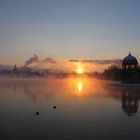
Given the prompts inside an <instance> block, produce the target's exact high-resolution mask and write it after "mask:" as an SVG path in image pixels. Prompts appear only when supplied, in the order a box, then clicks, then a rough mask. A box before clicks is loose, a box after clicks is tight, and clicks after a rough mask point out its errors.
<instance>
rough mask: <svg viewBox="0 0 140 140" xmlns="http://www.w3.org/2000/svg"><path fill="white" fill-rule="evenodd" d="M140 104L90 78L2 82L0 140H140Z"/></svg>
mask: <svg viewBox="0 0 140 140" xmlns="http://www.w3.org/2000/svg"><path fill="white" fill-rule="evenodd" d="M139 99H140V89H139V88H119V87H111V86H109V85H108V82H105V81H100V80H95V79H88V78H68V79H23V80H19V79H18V80H0V140H32V139H33V140H35V139H37V140H39V139H40V140H49V139H59V140H63V139H65V140H67V139H70V140H74V139H75V140H78V139H92V140H93V139H95V140H123V139H127V140H132V139H138V140H139V138H140V113H139V112H140V111H139ZM53 106H56V109H53ZM36 112H39V115H36Z"/></svg>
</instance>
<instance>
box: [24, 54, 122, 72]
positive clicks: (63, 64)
mask: <svg viewBox="0 0 140 140" xmlns="http://www.w3.org/2000/svg"><path fill="white" fill-rule="evenodd" d="M120 62H121V60H120V59H113V60H78V59H70V60H61V61H55V60H54V59H53V58H51V57H47V58H46V59H42V60H40V59H39V58H38V56H37V55H34V56H33V57H31V58H30V59H28V60H27V61H26V62H25V66H28V67H31V68H36V69H40V70H41V69H49V70H52V71H65V72H72V71H76V70H77V68H78V67H79V66H82V67H83V68H84V70H85V71H86V72H94V71H103V70H104V69H106V68H107V67H108V66H110V65H112V64H120Z"/></svg>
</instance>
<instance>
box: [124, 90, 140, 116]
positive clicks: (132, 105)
mask: <svg viewBox="0 0 140 140" xmlns="http://www.w3.org/2000/svg"><path fill="white" fill-rule="evenodd" d="M139 97H140V94H137V93H135V91H133V90H129V89H128V90H125V91H124V92H123V93H122V109H123V111H124V112H125V113H126V114H127V115H128V116H129V117H131V116H132V115H134V114H136V113H137V112H138V101H139Z"/></svg>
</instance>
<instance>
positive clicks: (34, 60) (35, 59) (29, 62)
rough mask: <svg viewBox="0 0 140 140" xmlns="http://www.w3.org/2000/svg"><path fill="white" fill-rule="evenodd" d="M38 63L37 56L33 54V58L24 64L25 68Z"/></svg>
mask: <svg viewBox="0 0 140 140" xmlns="http://www.w3.org/2000/svg"><path fill="white" fill-rule="evenodd" d="M37 61H39V58H38V56H37V55H36V54H35V55H34V56H33V57H31V58H29V59H28V60H27V61H26V62H25V66H27V65H30V64H32V63H34V62H37Z"/></svg>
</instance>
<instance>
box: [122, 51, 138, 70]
mask: <svg viewBox="0 0 140 140" xmlns="http://www.w3.org/2000/svg"><path fill="white" fill-rule="evenodd" d="M122 69H123V70H137V69H138V61H137V59H136V58H135V57H134V56H132V55H131V53H129V54H128V56H126V57H125V58H124V59H123V62H122Z"/></svg>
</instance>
